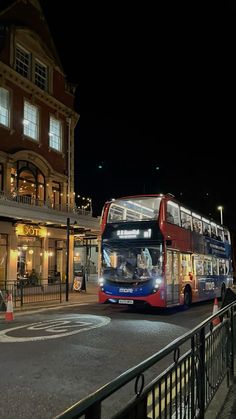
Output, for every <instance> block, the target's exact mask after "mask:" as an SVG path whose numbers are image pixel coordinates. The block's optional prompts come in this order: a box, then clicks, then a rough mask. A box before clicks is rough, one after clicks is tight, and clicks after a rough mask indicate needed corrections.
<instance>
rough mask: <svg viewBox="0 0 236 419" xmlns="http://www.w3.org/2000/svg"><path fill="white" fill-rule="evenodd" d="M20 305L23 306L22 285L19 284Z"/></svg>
mask: <svg viewBox="0 0 236 419" xmlns="http://www.w3.org/2000/svg"><path fill="white" fill-rule="evenodd" d="M19 286H20V305H21V307H22V306H23V284H20V285H19Z"/></svg>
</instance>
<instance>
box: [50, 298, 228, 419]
mask: <svg viewBox="0 0 236 419" xmlns="http://www.w3.org/2000/svg"><path fill="white" fill-rule="evenodd" d="M233 307H236V302H235V301H234V302H232V303H230V304H228V305H227V306H225V307H224V308H222V309H220V310H219V311H218V312H217V313H216V314H214V315H211V316H210V317H208V318H207V319H206V320H204V321H203V322H201V323H200V324H199V325H197V326H196V327H195V328H194V329H192V330H190V331H189V332H186V333H185V334H184V335H183V336H180V337H179V338H177V339H175V340H174V341H173V342H171V343H169V344H168V345H166V346H165V347H164V348H162V349H161V350H160V351H158V352H157V353H155V354H154V355H151V356H150V357H149V358H147V359H146V360H145V361H142V362H140V363H139V364H138V365H136V366H134V367H132V368H130V369H128V370H127V371H125V372H124V373H122V374H120V375H119V376H118V377H116V378H115V379H113V380H111V381H110V382H108V383H106V384H105V385H104V386H102V387H100V388H99V389H98V390H96V391H95V392H94V393H91V394H90V395H88V396H86V397H85V398H83V399H82V400H80V401H79V402H77V403H75V404H74V405H73V406H71V407H70V408H69V409H67V410H66V411H65V412H63V413H62V414H60V415H58V416H56V418H55V419H63V418H64V417H65V418H66V419H69V418H71V419H72V418H75V417H76V415H82V414H83V413H85V411H86V410H87V409H88V408H89V407H91V406H92V405H93V404H95V403H96V404H99V403H100V402H102V401H103V400H105V399H106V398H107V397H109V396H110V395H112V394H113V393H114V392H115V391H117V390H119V389H120V388H121V387H123V386H124V385H125V384H127V383H129V382H130V381H132V380H133V379H134V378H136V377H137V376H139V375H140V374H141V373H143V372H144V371H145V370H147V369H148V368H150V367H152V366H153V365H154V364H155V363H157V362H158V361H160V360H161V359H163V358H164V357H165V356H167V355H169V354H170V353H171V352H172V351H174V350H175V348H176V347H180V346H181V345H183V344H184V343H185V342H186V341H188V340H189V339H191V338H192V337H193V336H194V335H196V334H197V333H198V332H200V331H201V330H202V329H204V328H205V327H206V326H207V325H209V324H211V322H212V320H213V319H214V318H216V317H220V316H223V315H224V314H225V313H226V312H228V311H229V310H230V309H231V308H233Z"/></svg>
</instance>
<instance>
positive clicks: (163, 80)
mask: <svg viewBox="0 0 236 419" xmlns="http://www.w3.org/2000/svg"><path fill="white" fill-rule="evenodd" d="M51 3H54V2H51ZM41 4H42V7H43V9H44V13H45V16H46V19H47V21H48V24H49V27H50V29H51V33H52V36H53V39H54V42H55V45H56V48H57V50H58V53H59V56H60V58H61V61H62V64H63V66H64V70H65V73H66V74H67V76H68V79H69V80H70V81H72V82H75V83H77V84H78V88H77V93H76V110H77V111H78V112H79V114H80V121H79V123H78V126H77V128H76V155H75V183H76V192H77V193H81V194H84V195H85V196H91V197H92V200H93V207H94V211H95V215H99V214H100V211H101V207H102V204H103V203H104V201H105V200H107V199H110V198H113V197H118V196H124V195H128V194H136V193H137V194H138V193H144V192H146V193H159V192H162V193H167V192H170V193H172V194H174V195H175V196H176V197H177V198H178V199H180V200H181V201H182V202H183V203H184V204H186V205H190V206H191V207H192V208H193V209H194V210H198V211H201V212H202V213H203V214H205V215H209V214H211V216H212V217H214V218H216V219H218V220H219V219H220V217H219V212H218V211H217V209H216V208H217V205H223V206H224V223H225V224H227V225H229V226H230V227H231V228H234V229H236V221H235V220H234V208H233V198H232V197H234V190H233V189H234V187H233V182H234V177H233V175H234V174H233V168H234V161H235V157H234V154H233V150H232V144H230V140H231V139H232V140H233V138H234V135H233V133H231V132H230V131H229V125H230V124H229V119H230V114H229V112H228V108H227V105H226V104H227V102H228V99H227V95H226V91H227V88H228V80H227V71H228V70H227V69H226V67H227V66H226V65H225V64H224V60H225V57H226V53H225V52H224V50H225V39H224V37H223V36H222V35H221V33H220V31H219V29H218V27H219V25H218V21H216V22H215V23H214V19H213V18H212V17H211V20H210V21H209V20H207V19H208V18H206V22H203V21H199V20H198V19H196V18H194V17H193V16H194V10H193V9H194V6H192V7H193V9H192V10H189V15H188V19H186V14H185V15H182V13H181V11H180V10H177V11H176V12H177V14H176V13H175V11H173V10H172V13H170V11H169V10H168V6H167V10H165V11H163V10H162V11H158V10H154V6H155V3H153V6H150V5H146V6H144V4H143V3H140V6H138V5H137V2H136V4H135V6H134V7H133V8H132V9H131V8H130V9H129V10H128V9H127V8H126V6H125V4H124V5H123V4H122V3H115V4H113V7H112V8H111V6H108V5H106V6H105V5H104V4H101V3H100V2H99V4H95V5H94V4H91V3H89V4H88V5H87V8H85V7H84V5H83V9H82V8H80V7H81V6H80V5H79V4H78V5H77V6H76V3H75V2H74V1H72V0H68V1H67V2H66V5H65V3H63V2H61V3H59V2H57V5H56V9H57V10H56V14H55V4H54V5H53V4H51V5H50V2H48V0H41ZM81 4H82V3H81ZM76 7H77V9H78V11H77V10H76ZM171 7H172V6H171ZM209 22H210V23H209ZM69 45H70V46H69ZM72 48H73V49H74V54H75V55H73V54H71V50H72ZM234 132H235V129H234ZM99 164H102V166H103V168H102V169H98V165H99ZM157 166H158V167H159V170H156V167H157Z"/></svg>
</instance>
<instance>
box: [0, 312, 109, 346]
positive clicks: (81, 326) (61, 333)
mask: <svg viewBox="0 0 236 419" xmlns="http://www.w3.org/2000/svg"><path fill="white" fill-rule="evenodd" d="M110 321H111V319H110V318H109V317H103V316H93V315H87V314H80V315H78V316H66V317H60V318H57V319H53V320H45V321H42V322H37V323H31V324H28V325H27V324H26V325H24V326H17V327H12V328H9V329H4V330H2V331H0V342H2V343H11V342H33V341H38V340H47V339H57V338H62V337H65V336H71V335H76V334H77V333H81V332H85V331H87V330H91V329H96V328H98V327H102V326H106V325H107V324H108V323H110Z"/></svg>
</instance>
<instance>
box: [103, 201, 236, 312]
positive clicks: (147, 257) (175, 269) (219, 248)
mask: <svg viewBox="0 0 236 419" xmlns="http://www.w3.org/2000/svg"><path fill="white" fill-rule="evenodd" d="M232 284H233V275H232V261H231V239H230V233H229V230H228V228H227V227H225V226H223V225H220V224H218V223H216V222H214V221H212V220H209V219H208V218H207V217H204V216H202V215H201V214H199V213H198V212H195V211H192V210H191V209H190V208H187V207H186V206H184V205H182V204H181V203H179V202H178V201H177V200H176V199H175V198H174V197H173V196H172V195H170V194H167V195H162V194H159V195H138V196H128V197H123V198H120V199H116V200H112V201H110V202H107V203H106V204H105V205H104V208H103V212H102V217H101V272H100V276H99V302H100V303H114V304H132V305H137V304H140V305H141V304H147V305H149V306H153V307H170V306H176V305H186V306H190V305H191V303H192V302H197V301H203V300H207V299H212V298H215V297H221V298H223V297H224V294H225V291H226V289H227V287H230V286H232Z"/></svg>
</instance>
